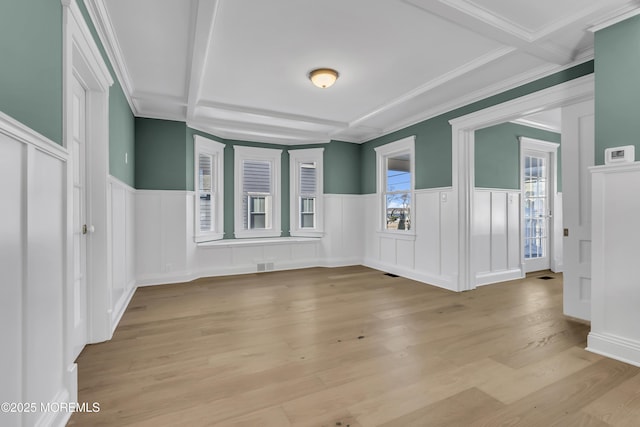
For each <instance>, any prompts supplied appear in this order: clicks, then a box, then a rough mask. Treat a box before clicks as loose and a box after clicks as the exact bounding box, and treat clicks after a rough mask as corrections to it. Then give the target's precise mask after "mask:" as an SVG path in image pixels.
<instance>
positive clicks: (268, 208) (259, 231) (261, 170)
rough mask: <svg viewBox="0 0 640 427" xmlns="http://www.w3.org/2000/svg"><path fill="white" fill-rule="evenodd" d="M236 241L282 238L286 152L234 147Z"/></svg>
mask: <svg viewBox="0 0 640 427" xmlns="http://www.w3.org/2000/svg"><path fill="white" fill-rule="evenodd" d="M233 148H234V156H235V162H234V166H235V173H234V175H235V180H234V183H235V237H236V238H243V237H277V236H280V234H281V230H280V163H281V154H282V150H276V149H271V148H256V147H243V146H238V145H236V146H234V147H233Z"/></svg>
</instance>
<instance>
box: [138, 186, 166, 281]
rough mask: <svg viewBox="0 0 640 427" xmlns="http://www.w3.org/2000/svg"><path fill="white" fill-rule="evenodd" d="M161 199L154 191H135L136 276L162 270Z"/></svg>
mask: <svg viewBox="0 0 640 427" xmlns="http://www.w3.org/2000/svg"><path fill="white" fill-rule="evenodd" d="M161 209H162V199H161V197H160V194H159V192H156V191H138V192H137V193H136V220H135V227H136V231H135V235H136V255H137V256H136V277H137V278H141V277H144V276H146V275H151V274H159V273H161V272H162V258H163V256H162V251H163V246H162V232H161V231H162V227H163V225H164V224H163V223H162V215H160V212H161Z"/></svg>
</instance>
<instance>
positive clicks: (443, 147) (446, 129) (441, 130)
mask: <svg viewBox="0 0 640 427" xmlns="http://www.w3.org/2000/svg"><path fill="white" fill-rule="evenodd" d="M593 70H594V68H593V61H588V62H585V63H583V64H580V65H576V66H575V67H572V68H569V69H567V70H563V71H561V72H558V73H555V74H552V75H550V76H547V77H544V78H542V79H539V80H536V81H534V82H531V83H527V84H525V85H522V86H519V87H517V88H514V89H511V90H508V91H505V92H502V93H500V94H498V95H494V96H491V97H489V98H486V99H483V100H481V101H478V102H474V103H472V104H469V105H466V106H464V107H461V108H458V109H455V110H453V111H450V112H447V113H445V114H442V115H440V116H437V117H434V118H431V119H428V120H425V121H423V122H420V123H418V124H415V125H413V126H409V127H407V128H404V129H401V130H399V131H396V132H393V133H391V134H389V135H385V136H381V137H379V138H376V139H373V140H371V141H368V142H366V143H365V144H363V146H362V148H361V168H362V170H361V173H362V178H361V191H362V193H363V194H371V193H375V192H376V161H375V160H376V155H375V151H374V148H375V147H378V146H380V145H383V144H387V143H389V142H393V141H397V140H399V139H402V138H404V137H407V136H410V135H415V136H416V160H415V161H416V178H415V179H416V188H417V189H420V188H437V187H448V186H451V182H452V176H451V174H452V172H451V125H450V124H449V120H451V119H454V118H456V117H460V116H464V115H466V114H469V113H472V112H474V111H479V110H482V109H484V108H487V107H491V106H493V105H497V104H500V103H503V102H505V101H509V100H512V99H515V98H518V97H521V96H524V95H528V94H531V93H534V92H537V91H539V90H542V89H546V88H548V87H551V86H555V85H557V84H560V83H564V82H566V81H569V80H573V79H575V78H578V77H582V76H585V75H587V74H591V73H593Z"/></svg>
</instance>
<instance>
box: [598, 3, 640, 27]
mask: <svg viewBox="0 0 640 427" xmlns="http://www.w3.org/2000/svg"><path fill="white" fill-rule="evenodd" d="M638 15H640V7H638V6H637V4H635V3H632V4H629V5H627V6H625V7H623V8H621V9H619V10H617V11H616V12H614V13H613V14H611V15H609V16H608V17H606V18H604V19H602V20H600V21H598V22H596V23H594V24H593V25H592V26H591V27H589V31H591V32H592V33H596V32H598V31H600V30H603V29H605V28H608V27H611V26H612V25H615V24H618V23H620V22H622V21H625V20H627V19H629V18H633V17H634V16H638Z"/></svg>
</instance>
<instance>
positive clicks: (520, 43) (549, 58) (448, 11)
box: [402, 0, 574, 65]
mask: <svg viewBox="0 0 640 427" xmlns="http://www.w3.org/2000/svg"><path fill="white" fill-rule="evenodd" d="M402 1H404V2H405V3H407V4H410V5H412V6H414V7H416V8H417V9H420V10H422V11H423V12H426V13H431V14H434V15H437V16H439V17H441V18H443V19H446V20H447V21H449V22H452V23H454V24H457V25H459V26H461V27H463V28H466V29H468V30H470V31H473V32H475V33H477V34H480V35H483V36H485V37H488V38H490V39H492V40H495V41H497V42H500V43H502V44H504V45H507V46H512V47H514V48H517V49H519V50H520V51H522V52H525V53H528V54H529V55H531V56H535V57H536V58H539V59H542V60H543V61H545V62H550V63H552V64H558V65H564V64H566V63H567V62H570V61H571V60H573V55H574V52H571V51H569V50H566V49H562V48H560V47H558V46H555V47H549V46H545V47H542V46H540V44H539V43H533V42H534V41H535V40H533V39H532V37H531V36H528V35H526V34H525V32H524V30H522V29H520V28H515V26H513V25H507V24H506V23H505V22H504V21H503V20H501V19H497V18H495V17H493V18H491V16H489V15H490V14H488V13H487V12H485V11H483V12H484V13H482V14H480V13H478V14H475V15H472V14H470V13H469V10H470V9H469V8H470V7H472V6H467V3H466V2H465V8H464V9H463V8H461V7H459V3H460V2H459V1H451V0H448V1H446V2H442V1H432V0H402ZM474 10H475V9H474ZM562 28H563V27H558V28H556V31H557V30H560V29H562ZM550 35H551V34H545V37H549V36H550Z"/></svg>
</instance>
